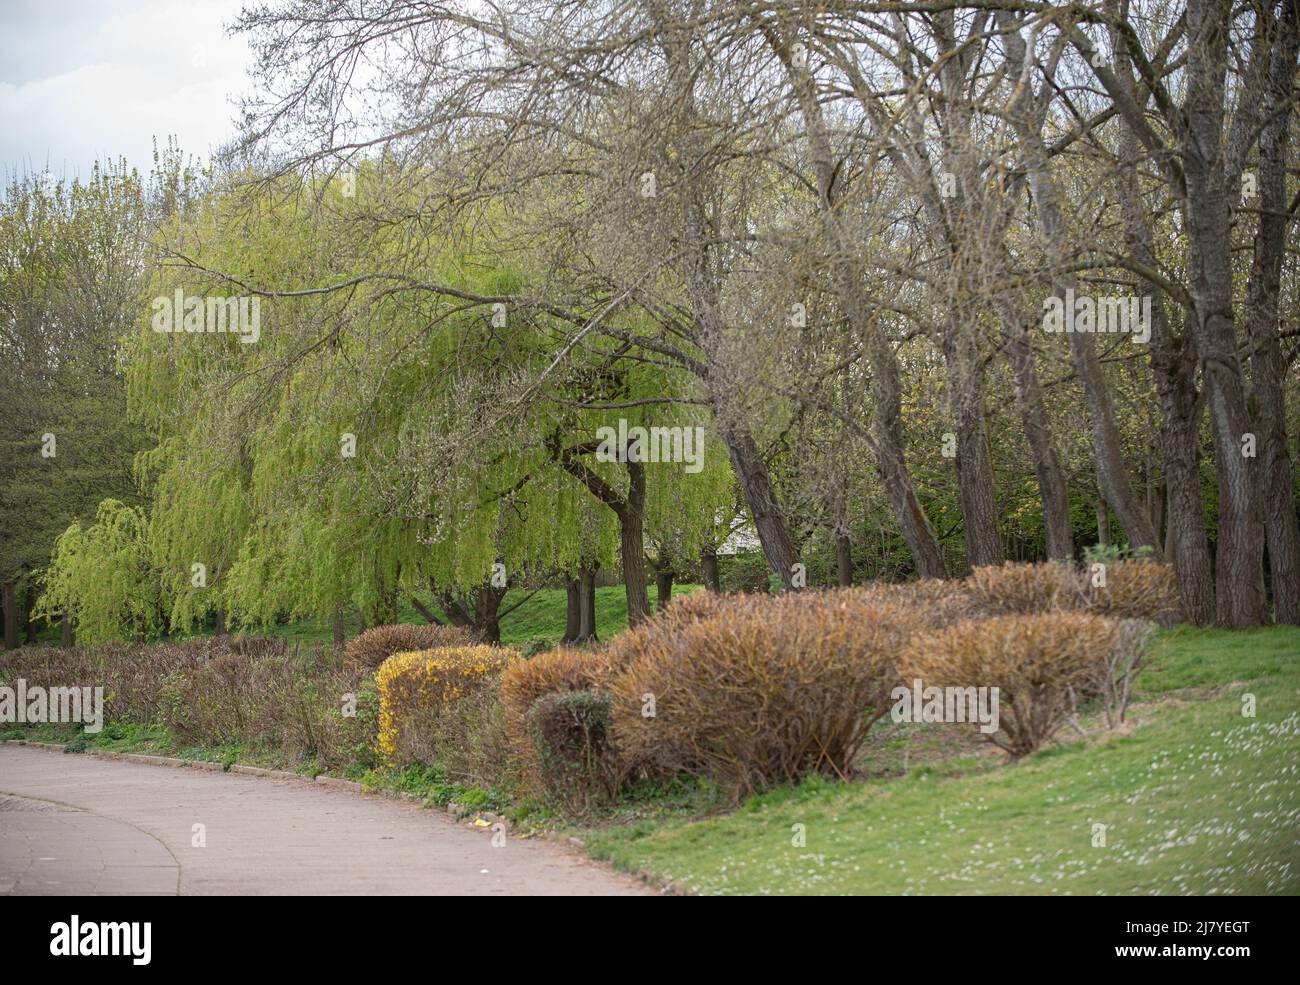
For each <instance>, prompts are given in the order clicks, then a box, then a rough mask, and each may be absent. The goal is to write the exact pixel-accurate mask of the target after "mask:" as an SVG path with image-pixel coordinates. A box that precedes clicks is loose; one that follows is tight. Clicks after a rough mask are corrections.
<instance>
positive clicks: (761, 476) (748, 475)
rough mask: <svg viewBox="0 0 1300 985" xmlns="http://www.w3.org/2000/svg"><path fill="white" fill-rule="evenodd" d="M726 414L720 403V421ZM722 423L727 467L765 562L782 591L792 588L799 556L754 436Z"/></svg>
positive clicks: (736, 425) (738, 426) (732, 425)
mask: <svg viewBox="0 0 1300 985" xmlns="http://www.w3.org/2000/svg"><path fill="white" fill-rule="evenodd" d="M728 413H729V411H728V409H727V408H726V405H725V401H724V406H723V409H722V410H721V416H722V417H723V418H724V421H725V417H726V415H727V414H728ZM724 421H720V422H719V424H720V427H719V430H720V431H721V432H722V440H723V442H724V443H725V444H726V446H727V454H728V456H729V457H730V458H731V467H732V468H733V469H734V470H735V473H736V478H737V479H738V480H739V482H740V488H741V491H742V492H743V493H744V494H745V501H746V502H747V503H748V504H749V512H750V516H751V518H752V519H753V521H754V527H755V529H756V530H757V531H758V539H759V542H760V543H761V544H762V545H763V553H764V555H766V557H767V563H768V564H769V565H771V567H772V570H773V571H774V572H776V575H777V577H778V578H780V579H781V584H782V585H784V586H785V587H786V588H792V587H793V585H794V566H795V564H796V563H798V560H799V556H798V555H797V554H796V553H795V549H794V541H792V540H791V539H790V532H789V530H788V529H787V527H786V523H785V514H784V513H783V512H782V510H781V507H780V505H779V504H778V503H777V501H776V494H775V493H774V492H773V490H772V482H771V479H770V478H769V477H768V472H767V466H766V465H765V464H764V463H763V458H762V456H761V455H760V454H759V451H758V445H757V444H755V443H754V436H753V435H752V434H750V432H749V429H748V428H746V427H744V426H742V425H740V424H736V423H734V422H733V423H730V424H728V423H725V422H724Z"/></svg>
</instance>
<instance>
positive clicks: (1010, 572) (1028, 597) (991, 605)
mask: <svg viewBox="0 0 1300 985" xmlns="http://www.w3.org/2000/svg"><path fill="white" fill-rule="evenodd" d="M966 587H967V589H968V591H969V592H970V594H971V596H972V597H973V598H974V599H975V601H976V602H977V604H978V605H979V606H980V607H981V608H982V610H983V612H984V613H986V614H988V615H995V616H1000V615H1038V614H1041V613H1045V612H1056V611H1059V610H1062V609H1078V608H1080V607H1081V605H1082V603H1083V601H1084V594H1083V582H1082V581H1081V579H1080V576H1079V573H1078V572H1077V571H1076V570H1075V569H1074V567H1073V566H1072V565H1070V564H1068V563H1062V562H1058V561H1044V562H1042V563H1039V564H1021V563H1018V562H1014V561H1008V562H1006V563H1005V564H1000V565H989V566H987V567H983V568H976V569H975V570H974V571H973V572H972V573H971V575H970V577H969V578H967V579H966Z"/></svg>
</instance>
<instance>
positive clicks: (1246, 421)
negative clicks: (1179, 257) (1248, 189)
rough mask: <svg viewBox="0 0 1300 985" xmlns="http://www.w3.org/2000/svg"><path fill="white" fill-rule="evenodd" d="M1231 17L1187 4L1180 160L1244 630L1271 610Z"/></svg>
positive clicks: (1219, 579) (1205, 4) (1222, 590)
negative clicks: (1231, 142)
mask: <svg viewBox="0 0 1300 985" xmlns="http://www.w3.org/2000/svg"><path fill="white" fill-rule="evenodd" d="M1228 13H1229V7H1228V5H1226V4H1223V3H1221V2H1219V0H1189V2H1188V5H1187V52H1188V54H1187V97H1186V101H1185V105H1184V110H1185V112H1186V116H1187V124H1186V126H1185V128H1184V134H1183V140H1182V147H1181V150H1182V155H1181V156H1182V161H1183V174H1184V176H1185V179H1186V184H1187V194H1186V197H1185V199H1184V202H1183V205H1184V215H1185V221H1186V228H1187V238H1188V246H1189V248H1188V253H1189V260H1190V263H1189V271H1190V293H1191V296H1192V301H1193V305H1194V311H1195V317H1194V318H1193V326H1194V330H1195V333H1196V348H1197V352H1198V354H1199V356H1200V359H1201V364H1202V366H1203V367H1204V369H1203V371H1202V376H1203V379H1204V381H1205V395H1206V403H1207V406H1208V408H1209V413H1210V430H1211V433H1212V434H1213V436H1214V465H1215V475H1216V478H1217V480H1218V487H1219V524H1218V539H1217V541H1216V545H1215V547H1216V549H1215V565H1214V567H1215V579H1214V580H1215V585H1216V587H1217V595H1218V598H1217V600H1216V617H1217V619H1218V621H1219V622H1220V623H1221V624H1223V625H1225V626H1232V627H1244V626H1258V625H1260V624H1261V623H1263V622H1264V621H1265V620H1266V619H1267V616H1268V606H1267V600H1266V598H1265V594H1264V524H1263V522H1262V521H1261V519H1260V516H1261V514H1260V510H1259V509H1258V500H1257V497H1256V495H1255V492H1256V490H1255V474H1254V464H1253V463H1254V460H1253V459H1250V458H1247V457H1246V456H1245V455H1243V439H1244V438H1245V435H1247V434H1248V433H1251V432H1252V428H1253V424H1252V422H1251V419H1250V414H1249V413H1248V411H1247V408H1246V392H1245V383H1244V381H1243V379H1242V372H1241V363H1240V361H1239V360H1238V358H1237V340H1236V328H1235V325H1234V324H1233V310H1232V262H1231V244H1230V230H1231V221H1232V220H1231V210H1230V208H1229V194H1230V191H1229V187H1228V182H1229V177H1228V174H1227V169H1226V162H1225V160H1224V141H1223V123H1224V112H1225V111H1224V76H1225V73H1226V68H1227V45H1228Z"/></svg>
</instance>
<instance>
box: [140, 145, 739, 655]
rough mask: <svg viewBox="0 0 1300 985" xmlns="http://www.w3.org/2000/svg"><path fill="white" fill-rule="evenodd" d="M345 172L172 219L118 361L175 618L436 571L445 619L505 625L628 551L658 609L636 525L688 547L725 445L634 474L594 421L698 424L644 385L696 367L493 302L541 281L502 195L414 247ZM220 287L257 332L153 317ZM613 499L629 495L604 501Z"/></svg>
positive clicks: (349, 595)
mask: <svg viewBox="0 0 1300 985" xmlns="http://www.w3.org/2000/svg"><path fill="white" fill-rule="evenodd" d="M245 177H247V176H245ZM366 182H367V183H368V185H367V186H368V188H369V194H370V195H372V196H382V197H383V198H384V199H385V201H386V203H387V204H388V206H389V207H391V206H392V200H393V198H394V197H398V196H401V195H402V194H404V192H403V191H402V189H401V188H396V187H394V188H383V182H384V177H383V174H382V171H381V170H379V169H378V168H377V167H376V168H375V169H373V171H372V173H367V175H366ZM339 184H340V183H339V181H337V180H336V181H333V182H330V181H324V180H322V181H305V182H304V181H300V180H299V179H298V178H297V177H292V178H286V179H280V180H275V181H265V182H249V181H243V182H241V183H239V184H234V183H232V184H230V185H228V186H225V187H218V188H217V189H216V190H214V192H213V194H212V196H211V197H210V198H209V200H208V201H207V202H206V203H205V204H204V206H203V208H201V209H199V210H197V212H196V214H193V215H190V216H187V217H185V219H184V220H183V221H178V222H176V223H175V224H173V225H172V226H171V227H169V228H168V229H167V230H166V231H165V239H166V249H167V252H168V255H169V257H170V261H169V262H168V263H166V264H164V266H163V267H162V269H161V270H160V272H159V274H158V277H157V278H156V281H155V284H154V290H155V297H156V299H157V300H155V302H154V305H153V308H154V309H155V310H153V311H151V312H150V313H147V314H145V315H142V319H141V324H140V328H139V330H138V331H137V332H136V333H135V335H134V336H133V337H132V339H131V340H130V343H129V346H128V359H127V363H128V382H129V393H130V399H131V407H132V410H133V413H135V414H136V415H137V416H138V417H139V418H140V420H141V421H142V422H143V423H144V424H145V426H146V427H147V428H148V429H149V431H150V433H151V434H152V435H153V437H154V438H155V439H156V441H157V447H156V448H155V449H154V450H152V451H150V452H149V453H147V454H145V455H142V456H141V458H140V460H139V461H138V463H137V464H138V469H137V472H138V476H139V479H140V481H141V483H142V486H143V487H144V488H145V489H146V491H147V492H148V494H149V495H150V496H151V497H152V513H151V522H150V524H149V546H150V550H151V552H152V557H153V559H154V561H155V563H156V565H157V567H158V569H159V571H160V572H161V581H162V585H161V590H162V593H163V597H164V598H165V599H166V606H167V618H168V623H169V625H170V626H172V627H173V628H175V629H178V630H184V629H188V628H191V627H192V626H193V625H195V624H196V623H197V622H199V621H200V620H203V619H206V618H208V617H210V616H211V615H212V614H213V613H216V614H217V615H218V618H219V619H224V618H227V617H228V618H229V619H230V620H232V621H233V622H235V623H237V624H240V625H245V626H253V625H257V624H260V623H265V622H268V621H271V620H273V619H276V618H280V617H284V616H289V617H298V616H306V615H319V616H328V615H330V614H333V613H336V612H338V611H339V610H340V608H341V607H344V606H357V607H359V608H360V609H361V611H362V612H363V614H364V615H365V617H366V618H367V619H368V620H369V621H371V622H387V621H392V620H393V619H394V618H395V617H396V611H397V600H398V598H399V597H400V595H401V594H402V593H411V594H414V593H415V592H417V591H424V590H432V592H433V594H434V597H435V598H436V599H437V600H438V602H439V603H440V605H441V607H442V609H443V611H444V613H445V614H446V615H447V616H448V617H449V618H451V619H452V620H453V621H463V620H468V621H470V622H472V623H473V624H474V625H475V626H476V628H478V629H480V631H483V632H484V633H485V634H486V635H488V636H496V635H497V634H499V620H500V617H501V615H502V614H503V612H502V601H503V599H504V597H505V593H506V590H507V588H509V587H519V586H525V585H537V584H540V583H542V582H544V581H549V580H553V579H558V578H569V577H571V576H572V575H573V574H574V573H575V572H578V571H588V572H589V571H592V570H594V569H595V568H596V567H602V566H603V567H610V566H612V565H613V564H614V563H615V561H616V560H618V561H619V562H620V563H621V566H622V568H623V570H624V576H625V582H626V583H627V585H628V591H629V611H630V612H634V613H637V612H643V611H644V605H642V606H641V607H640V609H638V608H637V607H636V606H635V604H634V602H633V598H634V597H635V596H637V595H638V593H639V597H640V598H641V599H644V597H645V578H644V560H643V551H644V536H645V532H646V530H647V528H648V529H649V530H651V531H661V530H662V531H668V530H670V529H671V531H672V535H673V537H674V538H675V539H676V540H677V541H679V542H680V543H681V544H682V545H683V549H685V550H692V549H696V550H697V549H698V547H699V545H701V544H703V543H704V542H705V540H706V539H707V538H708V537H709V536H710V535H711V526H712V518H713V516H714V514H715V513H716V512H717V509H718V508H719V506H720V504H722V503H724V502H725V501H727V499H728V498H729V496H730V473H729V470H728V468H727V465H726V461H725V455H723V454H721V453H720V452H719V451H718V450H716V449H712V448H710V447H709V443H708V442H705V443H704V447H702V448H701V449H700V451H701V454H700V455H699V456H697V460H696V461H694V462H693V463H691V462H647V463H646V464H645V466H644V468H642V469H640V470H639V471H640V476H639V477H637V476H635V472H636V471H638V470H632V469H630V468H629V463H628V462H627V456H626V454H622V453H621V452H620V453H619V454H618V455H616V456H615V457H614V458H613V460H611V461H601V460H599V456H596V455H594V454H593V453H594V452H595V450H596V445H595V443H594V442H595V438H596V435H597V433H598V430H599V429H600V428H601V427H605V426H610V425H613V426H614V427H617V426H618V421H619V418H620V416H621V418H622V420H623V423H624V427H625V428H626V427H627V426H628V425H631V426H632V427H636V426H658V427H680V428H690V429H691V430H692V434H694V433H695V429H697V428H698V429H702V427H703V425H702V424H701V423H700V421H699V420H698V415H695V417H692V415H690V414H688V413H686V412H685V410H683V409H682V408H687V407H689V406H690V405H689V404H686V403H683V404H673V403H671V402H667V403H662V404H660V403H657V402H656V403H655V404H642V403H641V401H642V400H649V399H651V398H654V399H655V400H656V401H657V400H658V399H660V398H663V397H664V395H671V394H674V393H676V392H678V391H679V390H680V389H681V387H682V386H683V385H684V383H683V381H682V380H680V379H677V378H675V377H674V374H673V373H672V372H671V371H665V370H664V369H662V368H659V367H654V366H650V365H648V364H646V363H645V362H644V361H640V360H635V359H632V358H630V357H629V355H628V351H627V348H626V347H615V346H613V345H612V344H611V343H610V342H609V340H608V339H602V340H601V343H600V344H594V343H593V344H592V345H590V346H586V347H581V348H574V349H569V350H566V351H557V350H558V349H560V348H561V347H560V346H559V344H558V342H557V340H562V339H563V338H564V329H563V327H562V326H561V325H560V324H558V323H557V318H556V317H555V316H554V315H552V314H550V313H548V312H547V311H545V310H540V309H535V310H530V309H527V308H524V307H521V306H517V305H515V306H511V307H510V308H507V306H506V305H505V304H503V303H498V302H484V301H483V300H482V299H490V298H495V297H511V298H517V297H519V296H521V295H523V294H526V293H527V292H528V290H529V289H530V285H529V283H528V269H527V264H526V263H518V262H516V261H517V260H518V259H519V258H518V257H517V256H512V255H511V254H510V252H509V251H508V250H505V249H502V247H501V242H502V240H504V239H507V238H508V236H507V235H505V234H503V232H502V230H503V229H504V230H506V231H507V232H508V229H509V223H508V221H507V220H506V219H505V218H504V217H501V216H496V215H492V214H490V210H487V214H484V215H480V216H478V217H476V220H477V221H474V222H471V221H469V220H468V219H467V220H466V222H465V223H464V229H463V231H462V232H461V233H460V234H459V235H457V236H455V237H452V238H448V239H446V240H444V241H442V242H441V244H440V249H439V250H437V251H432V252H422V253H421V255H420V256H419V257H418V258H412V257H411V256H410V255H409V253H408V252H407V251H408V250H409V243H408V241H407V240H406V239H405V238H404V237H403V236H402V235H400V234H399V233H398V232H395V231H393V230H392V229H391V227H385V226H384V225H382V224H380V225H374V224H370V223H367V222H366V221H365V219H366V212H365V206H364V199H359V198H349V197H347V196H345V195H342V194H340V193H339V192H340V188H339ZM405 194H409V192H407V193H405ZM413 208H414V205H413ZM417 259H418V262H416V261H417ZM398 266H400V267H402V269H403V273H402V274H401V275H385V276H376V275H372V274H369V273H368V271H372V270H375V269H393V268H395V267H398ZM425 283H436V284H437V285H438V289H437V290H436V291H431V290H426V289H424V288H423V286H422V285H423V284H425ZM285 284H292V285H293V289H292V290H291V291H287V290H284V289H283V288H282V285H285ZM455 292H458V293H460V294H463V295H464V297H465V298H467V299H471V300H467V301H461V300H458V299H457V298H456V297H454V296H453V293H455ZM230 297H245V298H247V299H248V300H249V301H250V304H249V305H248V310H249V311H250V312H252V311H256V313H257V315H258V320H257V324H256V326H255V327H254V326H249V325H242V326H241V328H240V330H239V331H229V330H227V331H223V332H213V331H211V330H210V329H211V326H210V325H207V324H205V325H204V326H203V327H205V328H207V329H209V330H206V331H200V330H188V329H189V326H188V325H186V326H184V328H185V329H186V330H172V331H167V330H164V329H165V326H161V327H160V324H159V322H158V314H157V312H158V311H163V312H164V313H166V312H167V310H168V309H169V306H170V308H171V309H175V310H176V311H181V310H184V309H185V306H186V305H187V304H188V303H189V299H191V298H197V299H200V301H205V300H207V299H211V298H230ZM174 298H175V299H178V300H177V301H176V302H175V303H172V301H171V299H174ZM251 302H256V307H254V306H253V304H252V303H251ZM232 310H233V309H232ZM198 326H199V323H198V322H197V321H196V323H195V327H196V328H197V327H198ZM228 327H229V326H227V328H228ZM173 328H174V329H175V326H173ZM593 381H594V382H593ZM593 387H594V388H593ZM624 404H627V405H629V406H628V409H627V410H626V411H624V410H621V409H618V408H619V407H621V406H622V405H624ZM647 407H657V408H658V410H657V412H656V415H655V416H654V417H653V419H652V416H651V413H650V411H649V410H647V409H646V408H647ZM611 414H613V415H615V416H613V417H611ZM697 444H699V442H697ZM713 444H716V443H713ZM622 451H624V452H625V451H626V450H625V449H623V450H622ZM593 489H600V490H602V491H604V492H605V493H606V494H607V496H606V498H605V499H602V498H601V497H600V496H597V495H595V494H594V493H593ZM613 500H617V501H618V502H620V503H622V504H623V507H621V508H620V509H618V510H615V509H604V508H602V507H609V506H610V505H611V501H613ZM593 507H595V508H593ZM683 511H685V515H687V516H690V517H695V518H698V521H697V522H695V523H683V521H682V519H681V516H682V515H683ZM629 529H634V530H635V531H636V533H637V535H636V537H635V540H634V541H633V540H631V539H629V535H628V531H629ZM638 573H639V574H638ZM430 614H431V615H432V613H430Z"/></svg>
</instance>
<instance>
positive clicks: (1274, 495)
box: [1246, 0, 1300, 625]
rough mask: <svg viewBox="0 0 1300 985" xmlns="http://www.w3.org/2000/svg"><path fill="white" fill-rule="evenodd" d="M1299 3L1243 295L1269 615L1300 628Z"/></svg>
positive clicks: (1286, 15)
mask: <svg viewBox="0 0 1300 985" xmlns="http://www.w3.org/2000/svg"><path fill="white" fill-rule="evenodd" d="M1298 20H1300V4H1297V3H1295V2H1294V0H1292V2H1285V3H1283V5H1282V15H1281V17H1280V19H1279V22H1278V36H1277V41H1276V43H1275V45H1274V50H1273V56H1272V60H1271V62H1270V65H1269V79H1268V86H1267V88H1266V90H1265V93H1264V100H1263V108H1262V111H1261V113H1262V119H1263V126H1262V127H1261V129H1260V134H1259V176H1258V188H1259V230H1258V232H1257V233H1256V235H1255V253H1254V258H1253V262H1252V266H1251V272H1250V282H1249V286H1248V288H1247V298H1246V325H1247V328H1248V330H1249V336H1250V371H1251V372H1250V378H1251V380H1250V381H1251V386H1252V388H1253V393H1252V394H1251V396H1252V403H1253V404H1254V409H1255V433H1256V441H1257V443H1258V444H1257V455H1258V458H1257V460H1256V461H1257V463H1258V467H1257V476H1258V490H1259V495H1260V504H1261V506H1262V507H1263V513H1264V533H1265V540H1266V543H1267V546H1268V563H1269V571H1270V573H1271V575H1272V583H1273V612H1274V618H1275V619H1276V620H1277V621H1278V622H1279V623H1290V624H1292V625H1300V530H1298V529H1297V526H1296V511H1295V473H1294V471H1293V469H1292V467H1291V455H1290V452H1289V450H1288V448H1287V434H1286V386H1285V378H1286V363H1285V361H1284V359H1283V356H1282V345H1281V337H1280V335H1279V331H1278V295H1279V293H1280V287H1281V274H1282V261H1283V258H1284V256H1285V254H1286V229H1287V223H1288V221H1289V216H1288V212H1287V207H1288V203H1287V199H1286V164H1287V143H1288V141H1287V135H1288V132H1289V131H1288V128H1289V124H1290V119H1291V92H1292V85H1293V81H1294V79H1295V73H1296V54H1297V50H1298V49H1300V24H1297V21H1298Z"/></svg>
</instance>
